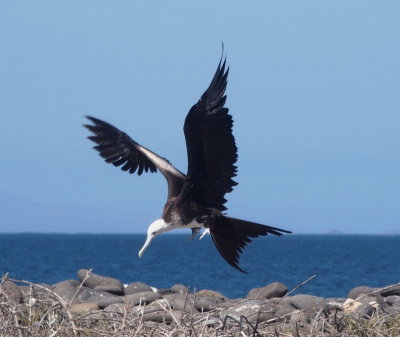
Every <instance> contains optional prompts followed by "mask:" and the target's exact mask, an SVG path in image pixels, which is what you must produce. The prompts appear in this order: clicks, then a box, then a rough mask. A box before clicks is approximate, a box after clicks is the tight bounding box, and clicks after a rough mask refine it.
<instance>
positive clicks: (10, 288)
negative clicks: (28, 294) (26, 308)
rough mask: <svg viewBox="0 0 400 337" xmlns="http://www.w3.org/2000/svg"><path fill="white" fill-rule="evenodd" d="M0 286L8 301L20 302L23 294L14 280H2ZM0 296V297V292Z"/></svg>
mask: <svg viewBox="0 0 400 337" xmlns="http://www.w3.org/2000/svg"><path fill="white" fill-rule="evenodd" d="M0 287H1V290H2V291H3V292H4V294H5V295H6V297H7V299H8V300H9V301H11V302H14V303H16V304H19V303H22V301H23V296H24V294H23V292H22V290H21V289H20V287H19V286H17V285H16V284H15V283H14V282H12V281H4V282H3V284H2V285H1V286H0ZM0 298H1V292H0Z"/></svg>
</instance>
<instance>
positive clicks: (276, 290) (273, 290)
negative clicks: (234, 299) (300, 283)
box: [246, 282, 288, 299]
mask: <svg viewBox="0 0 400 337" xmlns="http://www.w3.org/2000/svg"><path fill="white" fill-rule="evenodd" d="M287 291H288V288H287V287H286V286H285V285H284V284H283V283H281V282H274V283H271V284H268V285H266V286H265V287H262V288H254V289H252V290H250V291H249V293H248V294H247V296H246V297H247V298H252V299H264V298H273V297H283V296H285V295H286V294H287Z"/></svg>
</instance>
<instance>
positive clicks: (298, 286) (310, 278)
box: [275, 275, 317, 304]
mask: <svg viewBox="0 0 400 337" xmlns="http://www.w3.org/2000/svg"><path fill="white" fill-rule="evenodd" d="M316 277H317V275H312V276H310V277H309V278H308V279H307V280H305V281H303V282H301V283H300V284H298V285H297V286H295V287H294V288H293V289H292V290H291V291H289V292H288V293H286V294H285V295H284V296H282V297H281V298H280V299H279V300H278V301H277V302H276V303H275V304H278V303H279V302H280V301H282V299H284V298H285V297H287V296H289V295H290V294H293V293H294V292H295V291H296V290H297V289H299V288H300V287H302V286H304V285H305V284H306V283H308V282H310V281H311V280H313V279H315V278H316Z"/></svg>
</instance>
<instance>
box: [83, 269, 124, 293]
mask: <svg viewBox="0 0 400 337" xmlns="http://www.w3.org/2000/svg"><path fill="white" fill-rule="evenodd" d="M87 275H89V276H88V277H87ZM86 277H87V278H86ZM78 278H79V280H80V281H81V282H83V284H84V285H85V286H86V287H89V288H92V289H98V290H100V291H107V292H110V293H113V294H116V295H123V294H124V285H123V284H122V282H121V281H119V280H117V279H115V278H112V277H107V276H101V275H97V274H95V273H93V272H90V271H89V270H88V269H80V270H79V271H78Z"/></svg>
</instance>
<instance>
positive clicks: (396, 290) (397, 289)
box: [379, 284, 400, 297]
mask: <svg viewBox="0 0 400 337" xmlns="http://www.w3.org/2000/svg"><path fill="white" fill-rule="evenodd" d="M379 293H380V294H381V295H382V296H384V297H387V296H400V284H397V285H395V286H393V287H391V288H389V289H386V290H382V291H380V292H379Z"/></svg>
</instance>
